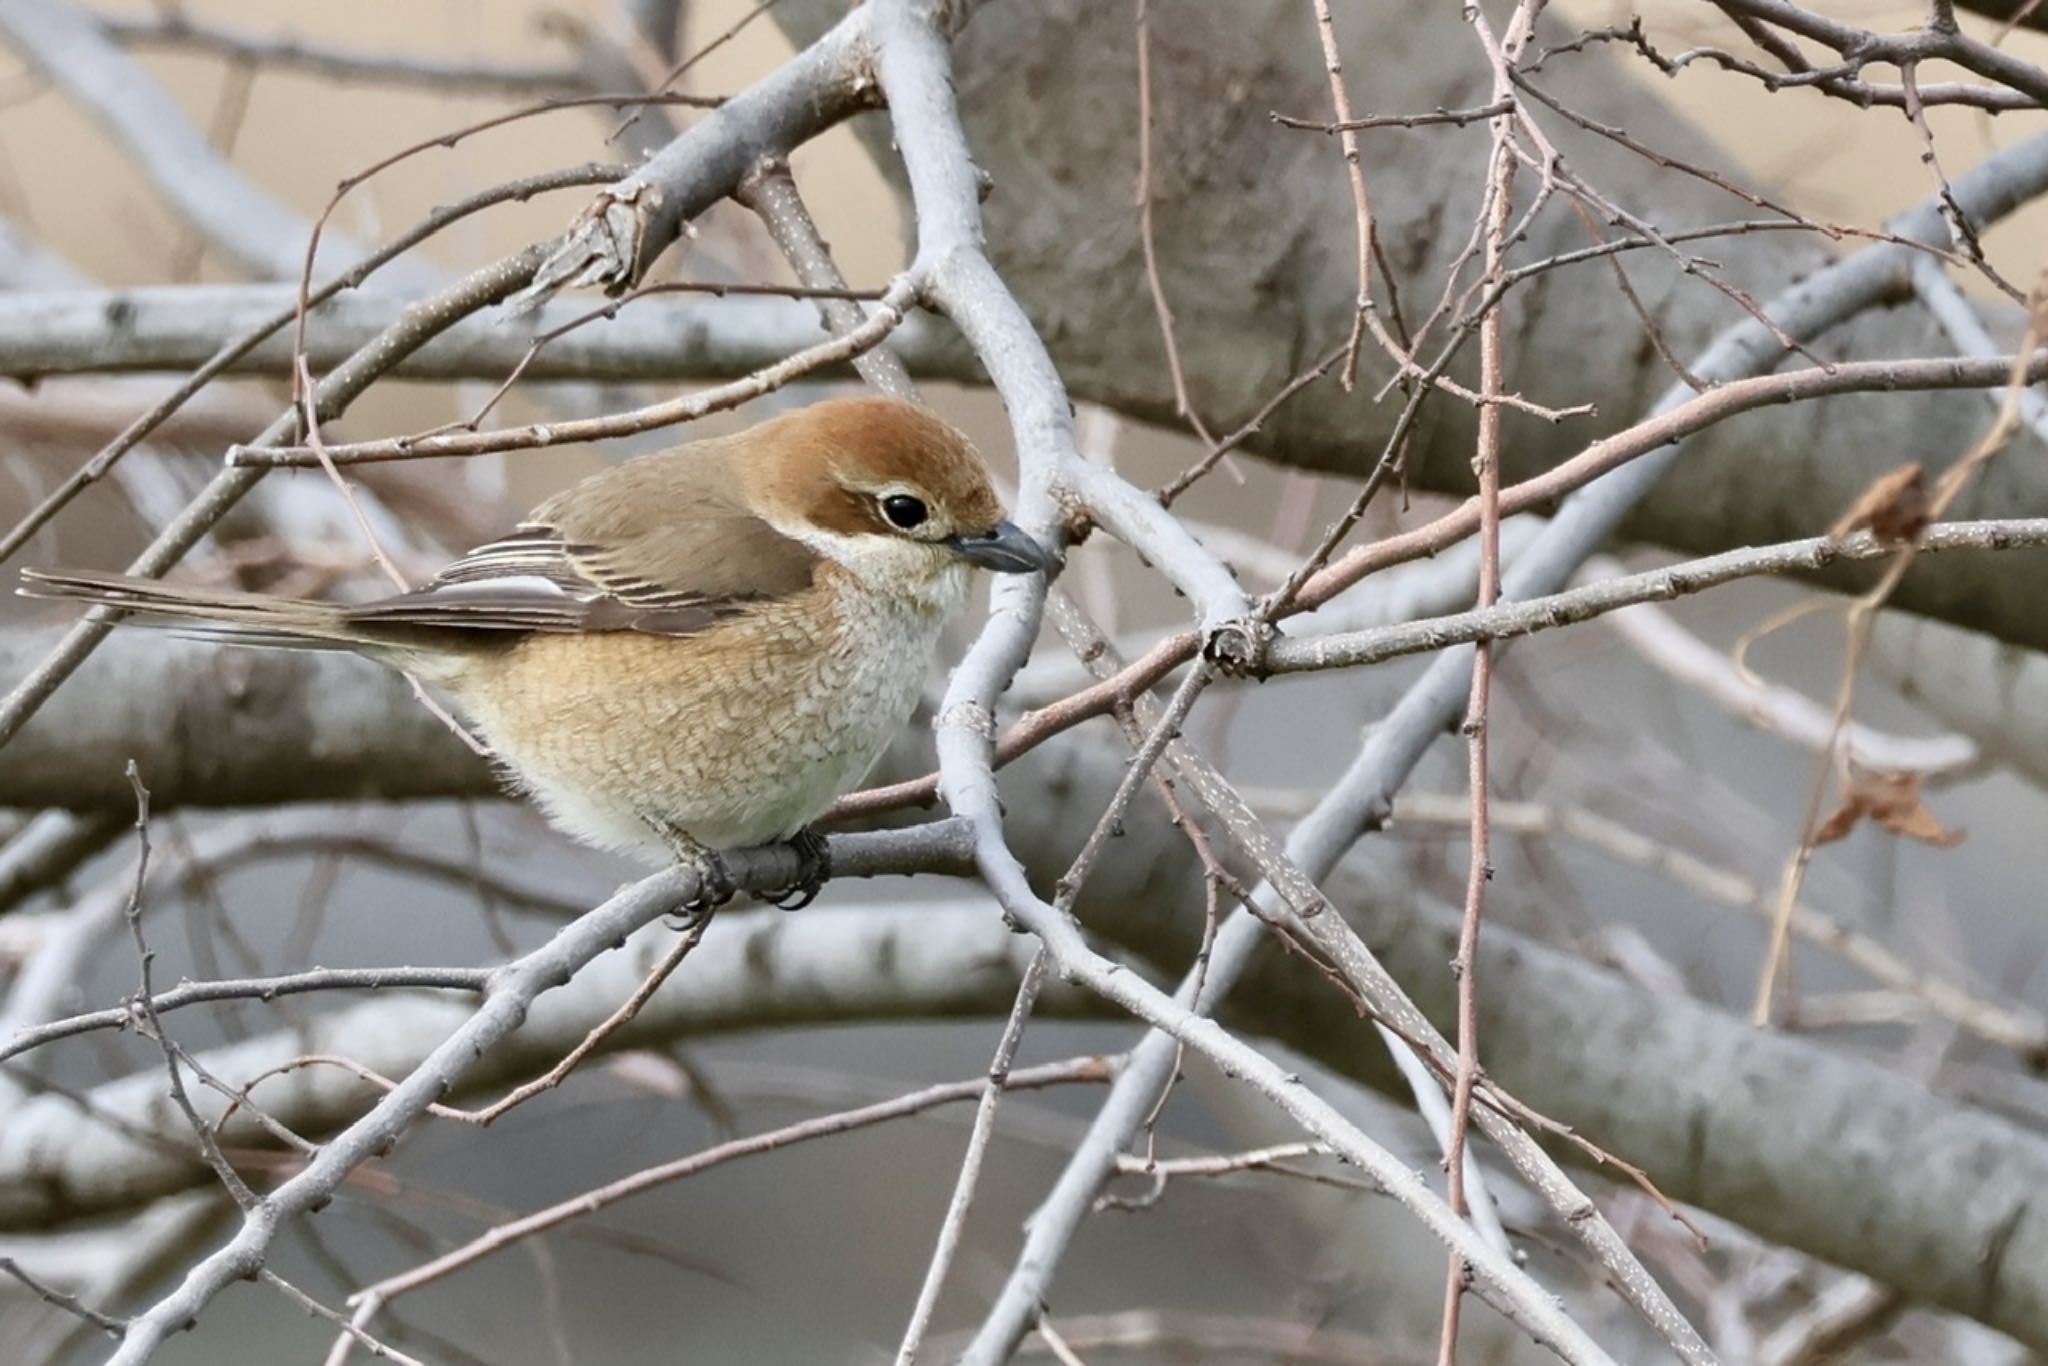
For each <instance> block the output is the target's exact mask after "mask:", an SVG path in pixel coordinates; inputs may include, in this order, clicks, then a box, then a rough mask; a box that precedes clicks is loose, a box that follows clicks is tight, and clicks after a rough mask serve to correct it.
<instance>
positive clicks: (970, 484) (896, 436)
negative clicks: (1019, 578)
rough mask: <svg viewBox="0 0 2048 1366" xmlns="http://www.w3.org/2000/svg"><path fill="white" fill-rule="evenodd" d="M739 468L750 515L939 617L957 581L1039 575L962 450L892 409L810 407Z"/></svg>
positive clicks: (940, 427) (933, 427)
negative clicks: (978, 574) (973, 573)
mask: <svg viewBox="0 0 2048 1366" xmlns="http://www.w3.org/2000/svg"><path fill="white" fill-rule="evenodd" d="M749 435H751V436H753V437H754V438H756V439H755V441H754V442H753V443H752V444H753V447H754V448H753V449H752V450H751V451H749V452H748V458H747V460H746V461H745V464H744V469H745V470H746V474H745V476H744V477H745V478H746V479H747V481H748V484H749V490H748V491H749V495H750V501H751V502H752V504H753V505H754V508H755V510H756V512H757V513H758V514H759V515H760V516H762V517H763V518H764V519H765V520H766V521H767V522H768V523H769V524H770V525H771V526H773V527H774V528H775V529H776V530H777V531H780V532H781V533H782V534H783V535H785V536H789V537H792V538H794V539H796V540H799V541H801V542H803V543H804V544H805V545H807V546H809V547H810V548H811V549H812V550H814V551H816V552H817V553H818V554H819V555H821V556H823V557H824V558H825V559H827V560H830V561H832V562H833V563H835V564H837V565H840V566H841V567H843V568H845V569H847V570H848V571H850V572H851V573H853V574H854V575H855V576H856V577H857V578H859V579H860V580H861V581H862V582H863V583H865V584H867V585H868V586H870V587H872V588H877V589H881V590H883V591H886V592H891V593H896V594H901V595H903V596H906V597H911V598H915V599H917V600H919V601H921V602H925V603H927V604H929V605H931V606H933V607H946V606H950V605H952V603H954V602H956V601H957V600H958V599H959V598H960V596H961V595H962V594H963V593H964V592H965V590H966V586H967V576H968V571H970V570H972V569H975V568H981V569H990V570H994V571H995V572H997V573H999V574H1024V573H1031V572H1034V571H1044V570H1048V569H1050V568H1051V567H1052V564H1053V560H1052V557H1051V555H1049V554H1048V553H1047V552H1046V550H1045V548H1044V547H1043V546H1041V545H1039V543H1038V542H1037V541H1035V540H1033V539H1032V538H1031V536H1029V535H1028V534H1027V533H1025V532H1024V531H1023V530H1022V529H1021V528H1019V527H1018V526H1017V525H1016V524H1015V523H1014V522H1011V521H1008V520H1007V519H1005V518H1004V516H1003V506H1002V503H1001V502H1000V501H999V500H998V499H997V497H996V491H995V486H994V484H993V482H992V481H991V480H990V478H989V472H988V467H987V466H986V465H984V464H983V463H982V460H981V457H980V456H979V455H977V454H976V453H975V450H974V447H973V446H971V445H969V444H968V441H967V438H966V437H964V436H962V435H961V434H960V433H959V432H958V431H955V430H954V429H953V428H952V427H951V426H949V425H948V424H946V423H945V422H942V421H940V420H939V419H938V418H937V417H935V416H933V415H932V414H931V413H930V412H928V411H926V410H925V409H923V408H920V407H918V406H917V405H915V404H912V403H906V402H904V401H902V400H900V399H893V398H880V397H864V398H846V399H833V400H830V401H827V402H824V403H815V404H812V405H811V406H809V407H806V408H801V409H798V410H796V411H795V412H791V413H788V414H785V415H783V416H782V417H778V418H776V419H774V420H773V421H771V422H767V423H763V424H762V425H761V426H759V427H757V428H755V429H754V430H753V431H752V432H751V433H750V434H749Z"/></svg>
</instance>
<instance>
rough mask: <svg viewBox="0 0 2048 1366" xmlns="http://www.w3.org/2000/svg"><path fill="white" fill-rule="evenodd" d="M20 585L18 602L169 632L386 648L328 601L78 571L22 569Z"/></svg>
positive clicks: (294, 645)
mask: <svg viewBox="0 0 2048 1366" xmlns="http://www.w3.org/2000/svg"><path fill="white" fill-rule="evenodd" d="M21 579H22V587H21V593H22V596H24V597H30V598H58V599H63V600H67V601H72V602H89V603H92V604H94V605H95V606H99V607H112V608H116V609H118V610H120V611H122V612H129V613H133V614H135V615H134V618H133V619H134V620H136V621H137V622H139V623H140V624H143V625H149V626H168V627H171V628H172V629H175V630H178V631H181V632H189V633H191V634H195V635H203V636H208V637H211V638H213V639H216V640H230V641H234V642H236V643H238V644H243V645H272V646H281V647H284V648H287V649H296V650H351V649H361V648H363V647H365V646H372V647H374V646H376V645H378V644H387V643H388V642H385V641H382V640H380V639H379V638H378V637H377V636H376V635H374V634H373V633H371V632H367V631H365V630H363V629H362V628H360V627H358V626H356V625H354V624H352V623H351V622H349V621H348V620H347V618H346V615H345V612H346V609H345V608H342V607H340V606H338V605H336V604H333V603H325V602H308V601H305V600H303V599H296V598H271V597H265V596H263V595H262V594H260V593H237V592H232V591H229V590H226V589H217V588H194V587H189V586H187V585H183V584H175V583H161V582H159V581H157V580H155V579H142V578H136V577H134V576H133V575H129V574H97V573H93V572H91V571H89V570H78V569H51V570H42V569H24V570H23V571H22V573H21Z"/></svg>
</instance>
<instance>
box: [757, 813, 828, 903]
mask: <svg viewBox="0 0 2048 1366" xmlns="http://www.w3.org/2000/svg"><path fill="white" fill-rule="evenodd" d="M789 847H790V848H791V849H793V850H795V851H796V881H795V882H793V883H791V884H790V885H789V886H788V887H785V888H782V889H780V890H778V891H773V892H759V893H756V897H757V899H759V900H761V901H765V902H767V903H768V904H769V905H770V906H776V907H780V908H781V909H782V910H785V911H800V910H802V909H803V908H804V907H806V906H808V905H810V904H811V903H812V902H813V901H816V900H817V899H818V893H819V891H820V890H822V889H823V888H824V886H825V883H826V882H827V881H828V880H829V879H830V878H831V876H832V846H831V845H830V844H827V843H826V842H825V837H824V836H823V835H821V834H819V833H818V832H817V831H815V830H813V829H811V828H810V827H809V826H805V827H804V828H803V829H801V830H799V831H797V832H796V834H795V835H793V836H791V837H790V840H789Z"/></svg>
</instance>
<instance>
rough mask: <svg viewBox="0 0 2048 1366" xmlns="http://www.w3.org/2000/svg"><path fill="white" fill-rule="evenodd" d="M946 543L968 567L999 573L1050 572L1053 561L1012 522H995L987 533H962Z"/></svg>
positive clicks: (1027, 533)
mask: <svg viewBox="0 0 2048 1366" xmlns="http://www.w3.org/2000/svg"><path fill="white" fill-rule="evenodd" d="M949 544H950V545H951V546H952V547H953V549H954V551H955V552H957V553H958V554H959V556H960V558H961V559H963V560H966V561H967V562H968V563H969V564H977V565H980V566H981V567H982V568H983V569H993V570H994V571H995V572H996V573H998V574H1029V573H1031V572H1032V571H1033V570H1037V571H1039V572H1040V573H1045V572H1049V571H1050V570H1051V569H1052V567H1053V558H1052V556H1051V555H1050V554H1049V553H1047V551H1046V548H1045V547H1044V546H1042V545H1040V544H1039V543H1038V542H1037V541H1035V540H1033V539H1032V538H1031V535H1030V533H1029V532H1027V531H1025V530H1024V528H1023V527H1020V526H1018V525H1017V524H1016V523H1015V522H997V523H996V524H995V525H994V526H993V527H991V528H989V529H988V530H987V531H975V532H962V533H961V534H959V535H958V536H955V537H953V538H952V540H951V541H950V542H949Z"/></svg>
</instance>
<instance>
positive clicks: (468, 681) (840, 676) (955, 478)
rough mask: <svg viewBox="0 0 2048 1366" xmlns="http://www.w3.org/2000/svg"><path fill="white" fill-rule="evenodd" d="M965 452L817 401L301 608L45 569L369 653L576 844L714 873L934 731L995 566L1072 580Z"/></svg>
mask: <svg viewBox="0 0 2048 1366" xmlns="http://www.w3.org/2000/svg"><path fill="white" fill-rule="evenodd" d="M1051 564H1052V561H1051V558H1050V557H1049V556H1048V554H1047V553H1046V551H1045V549H1044V548H1043V547H1041V546H1040V545H1039V544H1038V543H1037V542H1036V541H1034V540H1033V539H1032V538H1031V537H1030V536H1029V535H1027V534H1026V533H1024V532H1023V531H1022V530H1020V529H1019V528H1018V527H1017V526H1015V525H1014V524H1012V523H1011V522H1008V521H1006V520H1004V518H1003V513H1002V506H1001V504H1000V503H999V501H998V500H997V497H996V494H995V490H994V488H993V487H992V485H991V484H990V481H989V474H988V470H987V467H986V466H984V465H983V464H982V461H981V458H980V456H978V455H977V454H976V453H975V451H974V449H973V447H971V446H970V445H969V444H968V442H967V439H966V438H965V437H964V436H962V435H961V434H960V433H959V432H957V431H955V430H954V429H953V428H952V427H950V426H948V425H947V424H945V423H944V422H941V421H940V420H939V419H938V418H936V417H934V416H933V415H932V414H930V413H928V412H926V411H925V410H924V409H922V408H919V407H917V406H915V405H913V404H910V403H906V402H902V401H899V400H896V399H889V398H875V397H868V398H851V399H839V400H833V401H829V402H825V403H819V404H815V405H813V406H811V407H807V408H802V409H799V410H797V411H795V412H791V413H788V414H785V415H783V416H780V417H777V418H774V419H772V420H770V421H767V422H763V423H761V424H760V425H759V426H756V427H752V428H750V429H748V430H746V431H743V432H740V433H738V434H736V435H733V436H726V437H718V438H715V439H712V440H707V441H696V442H691V443H689V444H687V445H683V446H678V447H676V448H674V449H672V450H668V451H663V452H660V453H658V454H654V455H648V456H643V457H641V458H639V459H636V460H630V461H627V462H625V463H623V464H620V465H616V466H614V467H612V468H610V469H607V470H604V471H602V472H601V473H598V474H595V475H592V476H591V477H589V478H587V479H585V480H583V481H582V482H581V483H578V484H576V485H575V486H573V487H572V488H570V489H568V490H566V491H565V492H563V493H560V494H558V495H556V496H555V497H553V498H551V499H549V500H548V501H547V502H545V503H543V504H541V506H540V507H539V508H537V509H535V511H534V512H533V514H532V515H531V516H530V517H529V518H527V520H525V521H524V522H521V523H520V524H519V526H518V527H517V528H516V529H514V530H513V531H512V532H511V534H509V535H507V536H505V537H502V538H501V539H499V540H495V541H492V542H490V543H489V544H487V545H483V546H479V547H477V548H476V549H475V550H472V551H471V552H470V553H469V554H467V555H465V556H463V557H462V558H461V559H459V560H457V561H456V562H455V563H453V564H451V565H449V566H448V567H447V568H446V569H444V570H443V571H442V572H441V573H440V575H439V576H437V577H436V578H435V579H434V580H433V581H432V582H431V583H428V584H426V585H424V586H423V587H421V588H418V589H415V590H413V591H411V592H408V593H401V594H399V595H397V596H395V597H388V598H383V599H380V600H378V601H374V602H365V603H358V604H337V603H325V602H307V601H295V600H290V599H283V598H274V597H266V596H263V595H261V594H255V593H237V592H223V591H216V590H212V589H206V588H194V587H185V586H181V585H177V584H166V583H160V582H157V581H156V580H153V579H139V578H133V577H129V576H125V575H118V574H95V573H81V572H69V571H56V570H51V571H36V570H29V571H26V572H25V573H24V575H23V578H24V580H25V587H24V588H23V590H22V591H23V592H25V593H28V594H30V595H32V596H37V597H52V598H72V599H79V600H83V601H86V602H91V603H95V604H99V605H101V606H106V607H111V608H117V609H119V610H121V611H124V612H134V613H138V614H142V617H143V619H144V620H145V621H154V623H155V624H173V625H178V626H183V627H187V628H193V627H196V628H197V629H198V630H200V631H201V632H203V633H205V634H207V635H210V636H213V637H215V638H218V639H222V640H228V641H235V642H241V643H247V644H252V645H272V646H283V647H288V648H293V649H316V650H353V651H355V652H356V653H358V654H363V655H367V656H369V657H370V658H372V659H376V660H379V661H381V662H383V663H386V664H389V665H392V666H394V667H396V668H400V669H403V670H406V671H407V672H409V673H412V674H414V675H415V676H417V677H419V678H421V679H424V680H426V681H427V682H429V683H432V684H434V685H436V686H437V687H439V688H440V689H442V690H443V691H444V692H446V693H447V694H448V695H449V696H450V697H451V698H453V699H454V701H455V702H456V704H457V705H458V706H459V707H460V708H461V709H462V710H463V711H464V712H465V713H467V715H468V717H469V719H470V720H471V721H472V722H473V723H474V724H475V726H476V727H477V729H478V730H479V731H480V732H481V733H482V735H483V737H484V739H485V740H487V741H488V742H489V744H490V746H491V748H492V750H493V751H495V753H496V755H497V756H498V758H499V759H500V760H501V761H502V763H503V765H504V767H505V768H506V770H508V772H509V775H510V776H511V778H512V779H513V781H514V782H516V783H517V785H518V786H520V787H521V788H523V789H525V790H526V791H528V792H530V793H532V794H533V795H534V796H535V797H536V798H537V799H538V800H539V802H540V804H541V806H542V807H543V808H545V809H546V811H547V812H548V814H549V815H550V816H551V817H552V818H553V819H554V821H555V822H556V823H557V824H559V825H560V826H562V827H563V828H564V829H566V830H568V831H569V832H570V833H571V834H573V835H575V836H577V837H578V838H580V839H582V840H585V841H587V842H589V843H591V844H595V845H599V846H601V847H604V848H608V849H615V850H620V851H623V852H628V853H633V854H638V855H642V856H647V857H651V859H652V860H653V861H654V862H657V863H663V862H667V861H668V860H670V859H675V860H678V861H681V862H684V863H686V864H689V865H690V866H692V867H693V868H694V869H695V870H696V871H697V872H698V874H699V877H700V880H701V882H702V883H703V885H704V886H705V888H706V889H707V892H706V895H705V896H704V898H703V900H704V901H705V902H706V903H707V904H716V902H718V901H721V900H724V899H725V898H727V897H729V896H730V895H731V890H732V889H731V880H730V878H729V877H727V875H726V873H725V869H724V866H723V864H722V862H720V860H719V859H718V857H717V851H719V850H721V849H730V848H738V847H742V846H746V845H753V844H762V843H767V842H770V841H779V840H787V841H790V842H792V843H794V844H795V845H796V846H797V851H798V854H799V856H800V861H801V863H802V865H803V874H802V878H801V880H800V884H799V886H798V887H796V888H793V889H792V895H793V896H795V897H800V898H801V900H800V901H798V902H797V903H796V904H802V902H804V901H808V900H809V899H810V897H811V896H812V895H815V893H816V890H817V887H818V885H819V884H820V883H821V882H823V880H824V878H825V877H826V876H827V875H828V873H829V869H828V868H827V867H826V865H825V855H824V849H825V845H824V841H823V840H822V839H821V838H819V837H818V836H817V835H815V834H814V833H813V832H812V831H811V830H810V823H811V822H812V821H813V820H815V819H817V817H819V816H820V815H822V814H824V812H825V810H826V809H827V808H828V807H830V806H831V804H832V803H833V801H834V800H835V799H837V798H838V797H839V796H840V795H841V794H842V793H844V792H846V791H848V790H849V789H851V788H852V787H853V786H854V785H856V784H857V783H858V782H859V781H860V780H861V778H862V777H863V776H864V775H865V774H866V773H867V771H868V768H869V767H870V766H871V765H872V764H873V763H874V761H875V760H876V759H877V758H878V757H879V756H880V754H881V752H882V750H883V748H884V747H885V746H886V745H887V744H888V743H889V741H890V740H891V739H892V738H893V737H894V735H895V734H896V732H897V731H898V730H899V729H900V728H901V727H902V725H903V724H904V722H905V721H906V720H907V719H908V718H909V716H910V713H911V710H912V708H913V707H914V706H915V704H916V702H917V698H918V694H919V691H920V689H921V688H922V686H923V683H924V679H925V676H926V673H927V671H928V670H929V667H930V663H931V659H932V654H933V651H934V649H935V647H936V645H937V643H938V638H939V630H940V627H941V625H942V624H943V623H944V621H945V618H946V617H947V615H948V614H949V613H950V612H951V611H952V610H953V609H954V608H956V607H957V606H959V605H960V603H961V601H962V600H963V598H964V597H965V596H966V592H967V586H968V579H969V574H970V571H971V570H972V569H974V568H976V567H980V568H983V569H991V570H995V571H997V572H999V573H1030V572H1034V571H1044V570H1047V569H1049V568H1050V567H1051Z"/></svg>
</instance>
